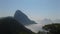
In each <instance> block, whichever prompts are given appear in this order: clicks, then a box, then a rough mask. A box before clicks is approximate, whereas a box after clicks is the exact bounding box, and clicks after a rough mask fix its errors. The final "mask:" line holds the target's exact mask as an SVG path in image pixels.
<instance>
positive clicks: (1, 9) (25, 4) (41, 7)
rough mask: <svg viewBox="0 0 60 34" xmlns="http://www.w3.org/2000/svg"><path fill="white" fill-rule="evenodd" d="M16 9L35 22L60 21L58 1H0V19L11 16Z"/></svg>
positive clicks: (59, 1) (59, 3) (59, 0)
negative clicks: (45, 20)
mask: <svg viewBox="0 0 60 34" xmlns="http://www.w3.org/2000/svg"><path fill="white" fill-rule="evenodd" d="M17 9H19V10H21V11H22V12H23V13H25V14H26V15H27V16H28V17H29V18H31V19H35V20H39V19H43V18H49V19H60V0H0V17H6V16H13V15H14V13H15V11H16V10H17Z"/></svg>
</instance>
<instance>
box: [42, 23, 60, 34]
mask: <svg viewBox="0 0 60 34" xmlns="http://www.w3.org/2000/svg"><path fill="white" fill-rule="evenodd" d="M43 29H44V30H47V31H49V33H52V34H58V33H60V23H53V24H48V25H45V26H43Z"/></svg>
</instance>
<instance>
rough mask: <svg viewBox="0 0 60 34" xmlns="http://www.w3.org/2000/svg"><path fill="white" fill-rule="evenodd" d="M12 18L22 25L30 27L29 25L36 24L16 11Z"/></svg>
mask: <svg viewBox="0 0 60 34" xmlns="http://www.w3.org/2000/svg"><path fill="white" fill-rule="evenodd" d="M14 18H15V19H16V20H17V21H18V22H21V23H22V24H23V25H30V24H36V23H35V22H34V21H32V20H30V19H29V18H28V17H27V16H26V15H25V14H24V13H22V12H21V11H20V10H17V11H16V12H15V15H14Z"/></svg>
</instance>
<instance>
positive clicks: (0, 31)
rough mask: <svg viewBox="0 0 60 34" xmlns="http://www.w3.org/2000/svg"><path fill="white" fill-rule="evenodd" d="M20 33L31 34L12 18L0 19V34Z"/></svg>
mask: <svg viewBox="0 0 60 34" xmlns="http://www.w3.org/2000/svg"><path fill="white" fill-rule="evenodd" d="M21 32H23V33H24V32H26V33H27V34H32V33H33V32H32V31H30V30H29V29H27V28H26V27H24V26H23V25H22V24H21V23H19V22H18V21H16V20H15V19H14V18H13V17H5V18H2V19H0V34H18V33H21Z"/></svg>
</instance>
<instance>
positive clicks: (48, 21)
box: [40, 18, 53, 25]
mask: <svg viewBox="0 0 60 34" xmlns="http://www.w3.org/2000/svg"><path fill="white" fill-rule="evenodd" d="M40 23H41V24H44V25H46V24H51V23H53V21H52V20H51V19H46V18H45V19H43V20H42V21H41V22H40Z"/></svg>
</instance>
